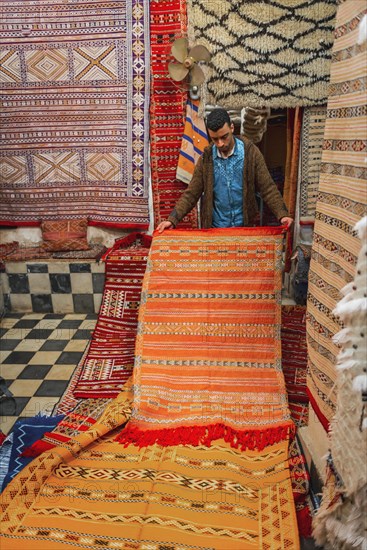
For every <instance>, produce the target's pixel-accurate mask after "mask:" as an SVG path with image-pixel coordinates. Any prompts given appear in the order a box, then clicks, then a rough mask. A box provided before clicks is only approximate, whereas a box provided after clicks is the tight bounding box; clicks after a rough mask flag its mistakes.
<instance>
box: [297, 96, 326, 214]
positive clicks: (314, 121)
mask: <svg viewBox="0 0 367 550" xmlns="http://www.w3.org/2000/svg"><path fill="white" fill-rule="evenodd" d="M325 119H326V106H325V107H322V106H320V107H305V109H304V111H303V120H302V131H301V144H300V159H299V163H300V174H299V184H298V185H299V214H300V216H314V215H315V209H316V201H317V193H318V191H319V179H320V168H321V154H322V146H323V140H324V131H325Z"/></svg>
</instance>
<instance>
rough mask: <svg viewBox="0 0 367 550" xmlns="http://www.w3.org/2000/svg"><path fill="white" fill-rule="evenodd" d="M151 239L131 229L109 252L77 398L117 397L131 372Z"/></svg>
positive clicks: (80, 373) (76, 391) (75, 395)
mask: <svg viewBox="0 0 367 550" xmlns="http://www.w3.org/2000/svg"><path fill="white" fill-rule="evenodd" d="M150 243H151V237H149V236H146V235H142V234H139V233H131V234H130V235H128V236H127V237H124V238H123V239H119V240H118V241H117V242H116V244H115V245H114V246H113V248H112V249H110V250H109V251H107V253H106V258H105V259H106V278H105V286H104V290H103V296H102V303H101V307H100V311H99V314H98V320H97V323H96V326H95V329H94V331H93V334H92V340H91V342H90V345H89V347H88V350H87V351H86V353H85V354H84V356H83V358H82V360H81V370H80V372H79V375H78V381H77V383H76V385H75V387H74V388H73V394H74V397H76V398H81V397H83V398H101V397H116V396H117V395H118V393H119V392H120V390H121V388H122V385H123V384H124V383H125V382H126V380H127V379H128V378H129V376H130V375H131V372H132V369H133V365H134V351H135V339H136V331H137V325H138V311H139V304H140V293H141V288H142V284H143V277H144V273H145V269H146V264H147V259H148V254H149V247H150Z"/></svg>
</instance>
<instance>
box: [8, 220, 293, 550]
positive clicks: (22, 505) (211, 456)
mask: <svg viewBox="0 0 367 550" xmlns="http://www.w3.org/2000/svg"><path fill="white" fill-rule="evenodd" d="M281 256H282V236H281V234H280V232H279V230H274V229H273V228H261V229H260V230H258V229H254V228H241V229H236V230H208V231H201V232H196V231H189V232H179V231H170V232H167V234H164V235H160V236H159V235H157V236H156V237H155V238H154V240H153V244H152V248H151V252H150V257H149V261H148V269H147V274H146V276H145V279H144V283H143V292H142V301H141V308H140V318H139V321H140V329H139V333H138V343H137V357H136V363H135V369H134V380H133V382H134V384H133V385H132V386H131V385H130V384H125V386H124V387H123V390H122V392H121V393H120V394H119V395H118V396H117V397H116V398H115V399H114V400H110V402H109V404H108V405H107V407H106V408H105V409H104V411H103V412H102V414H101V416H100V417H99V418H98V419H97V420H96V421H95V419H94V418H93V419H92V418H90V417H88V419H87V420H86V423H85V426H86V427H87V428H88V429H86V430H84V428H82V427H81V429H78V428H77V421H78V414H79V413H80V418H84V417H85V416H86V415H89V414H90V411H89V410H87V409H86V410H84V411H83V410H82V409H79V413H78V412H76V413H75V414H74V417H73V418H72V416H71V415H69V418H65V419H64V421H63V422H62V423H61V424H60V428H58V431H59V434H60V433H61V431H63V433H64V435H65V437H64V439H62V440H60V439H59V441H61V443H62V444H61V445H59V446H58V447H53V448H51V445H50V447H49V450H46V451H45V452H44V453H43V454H42V455H41V456H38V457H37V458H35V459H34V460H33V462H31V464H29V465H28V466H27V467H26V468H25V469H24V470H22V471H21V472H20V474H19V475H18V476H17V478H16V479H15V480H14V481H13V482H12V483H11V484H10V485H9V486H8V487H7V489H6V490H5V492H4V494H3V498H2V503H1V511H2V517H1V530H2V541H1V546H2V548H3V549H4V550H6V549H8V548H9V549H10V548H19V545H24V544H26V545H27V548H29V549H30V550H32V549H36V548H39V547H40V546H42V545H43V546H44V547H47V548H48V549H50V550H53V549H55V550H56V549H60V550H61V549H63V548H68V547H69V546H70V544H72V545H73V546H74V547H76V548H90V547H92V548H95V547H102V548H106V549H111V550H112V549H114V550H115V549H116V548H118V549H120V548H121V549H123V548H129V549H136V550H137V549H147V548H153V549H157V550H158V549H159V548H167V547H169V548H170V549H172V550H179V549H182V550H186V549H187V550H188V549H189V548H202V549H204V548H217V549H222V550H227V549H228V548H231V549H243V550H249V549H251V548H253V549H256V550H283V549H284V548H289V549H291V548H292V549H295V550H297V549H298V548H299V540H298V531H297V523H296V515H295V508H294V502H293V495H292V485H291V479H290V472H289V468H288V444H289V442H288V441H287V439H288V438H289V435H290V433H291V432H292V431H293V430H292V423H291V421H290V417H289V412H288V409H287V399H286V392H285V386H284V378H283V375H282V372H281V364H280V291H281ZM170 317H174V319H173V318H172V319H171V318H170ZM254 320H255V322H254ZM162 341H164V344H165V345H164V350H163V346H162ZM180 367H181V368H180ZM182 367H184V368H182ZM191 373H192V374H195V376H191ZM158 375H159V376H160V387H161V388H162V391H161V392H160V391H159V390H158V391H157V390H156V384H155V377H156V376H158ZM209 393H210V395H209ZM198 395H200V396H204V397H205V396H206V397H207V398H206V399H204V400H203V399H198V398H197V397H198ZM172 396H174V399H172ZM101 404H103V406H104V405H105V402H104V400H101ZM213 420H214V421H215V422H216V424H215V426H213ZM126 421H129V422H128V426H130V429H128V430H127V431H126V429H124V425H125V423H126ZM68 424H69V426H68ZM157 424H158V425H159V426H160V430H159V431H160V434H159V436H160V437H158V438H157V437H156V436H157V433H156V434H155V435H154V436H153V437H150V441H147V440H146V439H145V441H144V440H141V441H139V446H136V445H135V444H133V443H130V444H129V442H128V441H127V439H128V437H129V434H130V435H131V434H132V433H136V431H135V432H134V429H140V430H143V432H144V436H147V435H149V434H150V436H151V435H152V431H154V430H152V429H151V428H154V427H155V426H156V425H157ZM162 424H163V426H164V428H162V426H161V425H162ZM193 424H195V428H194V426H193ZM146 425H147V426H148V429H146ZM61 426H63V428H61ZM187 427H190V430H186V428H187ZM132 428H133V429H132ZM163 432H165V434H164V435H165V437H162V435H163ZM55 433H56V431H55ZM116 434H117V437H116ZM155 439H161V442H160V443H156V442H154V440H155ZM54 442H56V443H57V438H55V440H54ZM121 443H124V446H123V445H121ZM182 443H186V445H182ZM292 466H293V474H292V476H293V478H294V479H298V481H299V487H300V486H301V485H302V483H301V481H300V475H299V472H300V468H299V466H300V464H299V463H297V460H296V459H295V458H294V460H293V463H292Z"/></svg>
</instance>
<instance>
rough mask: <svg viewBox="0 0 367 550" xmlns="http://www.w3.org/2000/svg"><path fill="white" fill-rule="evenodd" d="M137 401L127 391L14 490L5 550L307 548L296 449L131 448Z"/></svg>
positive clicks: (8, 501) (5, 514)
mask: <svg viewBox="0 0 367 550" xmlns="http://www.w3.org/2000/svg"><path fill="white" fill-rule="evenodd" d="M129 398H130V395H129V390H128V387H126V388H125V390H124V392H123V393H121V394H120V396H119V397H118V398H116V400H114V402H113V403H112V404H111V406H110V407H109V408H108V409H107V410H106V412H105V413H104V414H103V415H102V417H101V419H100V420H99V422H97V423H96V424H95V425H94V426H93V427H92V428H91V429H90V430H89V431H88V432H85V433H83V434H79V435H78V436H76V437H75V439H73V440H71V441H70V442H68V443H66V444H65V446H64V447H57V448H55V449H53V450H52V451H49V452H46V453H44V454H43V455H41V456H40V457H38V458H36V459H35V460H34V461H33V462H32V463H31V464H30V465H29V466H28V467H27V468H25V469H24V470H23V471H22V472H21V473H20V474H19V475H18V476H17V477H16V478H15V480H14V481H13V482H12V483H11V484H10V485H9V486H8V487H7V489H6V490H5V492H4V493H3V495H2V499H1V509H2V517H1V518H0V520H1V530H2V538H1V540H0V547H1V549H2V550H6V549H16V550H19V548H27V550H33V549H34V550H39V549H40V548H45V549H47V550H57V549H59V550H62V549H64V550H66V549H67V548H70V547H74V548H85V549H86V548H88V549H90V548H103V549H109V550H119V549H130V550H137V549H144V550H148V549H149V550H163V549H165V550H167V549H169V550H188V549H196V550H204V549H206V550H207V549H218V550H219V549H221V550H235V549H242V550H251V549H254V550H255V549H256V550H284V549H289V550H297V549H298V548H299V542H298V532H297V523H296V517H295V509H294V503H293V496H292V487H291V481H290V476H289V470H288V461H287V456H288V442H287V441H282V442H280V443H276V444H275V445H272V446H269V447H267V448H266V449H264V450H263V451H261V452H258V451H247V452H246V453H243V452H240V451H239V450H237V449H233V448H231V447H230V446H229V445H228V444H227V443H225V442H224V441H223V440H218V441H217V442H216V443H215V445H212V446H211V447H210V448H207V447H206V446H198V447H193V446H190V445H188V446H182V445H178V446H173V447H161V446H159V445H157V444H155V445H153V446H150V447H145V448H142V449H138V448H137V447H135V446H134V445H129V446H128V447H127V448H124V447H123V446H122V445H120V444H119V443H117V442H115V441H114V437H115V432H114V431H111V432H110V430H111V429H112V428H114V427H117V426H119V425H121V424H122V423H123V422H124V421H125V420H126V418H127V417H128V415H129V413H130V401H129ZM108 432H110V433H109V434H108ZM107 434H108V435H107Z"/></svg>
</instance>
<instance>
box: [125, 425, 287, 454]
mask: <svg viewBox="0 0 367 550" xmlns="http://www.w3.org/2000/svg"><path fill="white" fill-rule="evenodd" d="M294 434H295V426H294V424H284V425H283V426H277V427H274V428H266V429H264V430H261V429H259V430H258V429H250V430H243V431H239V430H235V429H233V428H231V427H229V426H225V425H224V424H211V425H209V426H181V427H179V428H165V429H162V430H146V431H143V430H140V429H139V428H137V427H135V426H134V425H131V424H128V425H127V426H126V428H124V430H123V431H122V432H121V433H120V434H119V435H118V436H117V437H116V439H115V441H118V442H119V443H121V444H123V445H124V446H125V447H127V446H128V445H129V444H130V443H133V444H134V445H136V446H137V447H139V448H141V447H148V446H149V445H154V443H158V444H159V445H162V446H163V447H170V446H175V445H180V444H181V445H194V446H198V445H206V446H207V447H210V445H211V443H212V441H215V440H216V439H224V440H225V441H226V442H227V443H229V444H230V445H231V447H234V448H235V449H240V450H241V451H245V450H247V449H249V450H255V449H256V450H258V451H262V450H263V449H264V448H265V447H267V446H268V445H273V444H274V443H279V441H283V440H285V439H289V438H292V437H294Z"/></svg>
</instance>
